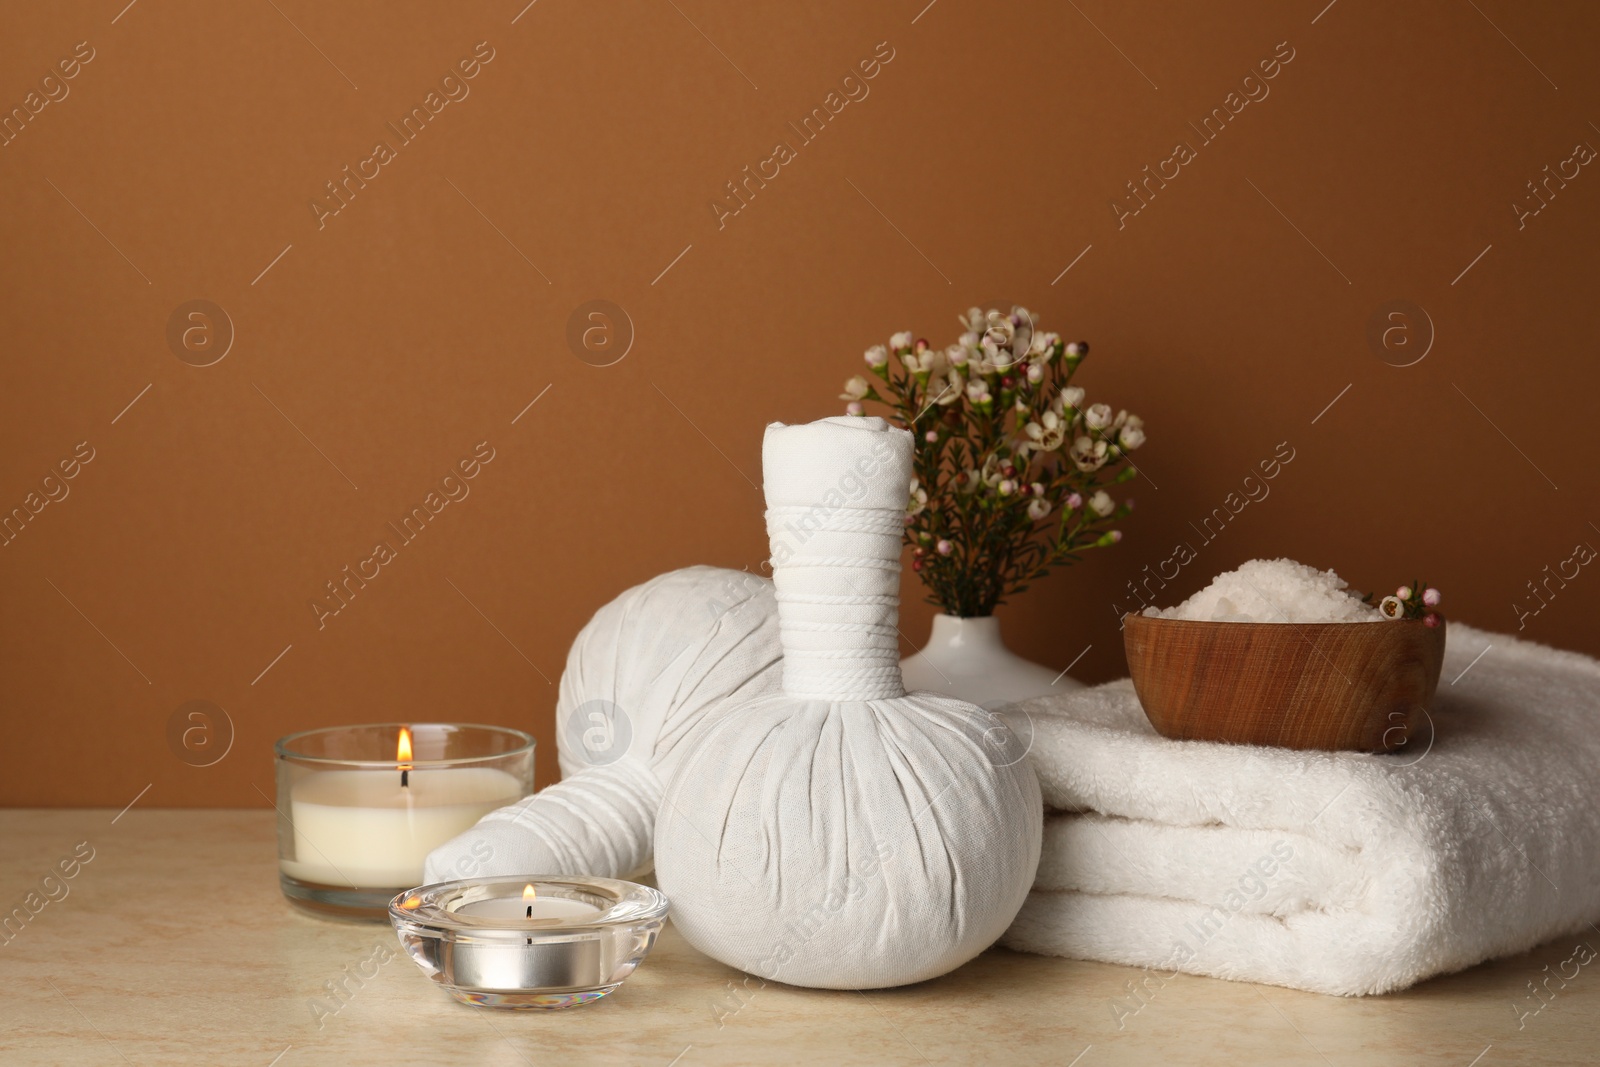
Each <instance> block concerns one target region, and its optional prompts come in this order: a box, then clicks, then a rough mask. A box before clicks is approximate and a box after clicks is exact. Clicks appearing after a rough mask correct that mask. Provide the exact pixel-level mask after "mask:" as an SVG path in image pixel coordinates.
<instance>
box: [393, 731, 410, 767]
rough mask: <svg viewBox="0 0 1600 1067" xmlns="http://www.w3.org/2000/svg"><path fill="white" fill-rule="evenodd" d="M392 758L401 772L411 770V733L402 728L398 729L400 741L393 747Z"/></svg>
mask: <svg viewBox="0 0 1600 1067" xmlns="http://www.w3.org/2000/svg"><path fill="white" fill-rule="evenodd" d="M394 758H395V761H396V762H397V763H399V764H400V769H401V770H403V771H404V770H410V769H411V731H410V730H409V729H407V728H406V727H404V726H402V727H400V741H399V743H398V744H396V745H395V748H394Z"/></svg>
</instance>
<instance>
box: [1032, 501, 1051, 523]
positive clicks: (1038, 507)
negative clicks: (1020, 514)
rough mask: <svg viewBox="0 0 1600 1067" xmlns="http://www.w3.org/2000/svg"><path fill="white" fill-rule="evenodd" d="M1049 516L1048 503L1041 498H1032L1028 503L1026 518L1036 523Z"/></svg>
mask: <svg viewBox="0 0 1600 1067" xmlns="http://www.w3.org/2000/svg"><path fill="white" fill-rule="evenodd" d="M1048 514H1050V501H1048V500H1045V499H1044V498H1043V497H1034V498H1033V499H1032V500H1030V501H1028V518H1030V519H1033V520H1034V521H1038V520H1039V519H1042V518H1044V517H1045V516H1046V515H1048Z"/></svg>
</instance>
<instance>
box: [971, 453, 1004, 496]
mask: <svg viewBox="0 0 1600 1067" xmlns="http://www.w3.org/2000/svg"><path fill="white" fill-rule="evenodd" d="M1004 477H1005V476H1004V475H1003V474H1001V473H1000V457H999V456H997V455H995V454H994V453H992V452H991V453H990V454H989V456H988V458H987V459H985V460H984V461H983V469H982V470H980V471H979V472H978V481H980V482H982V483H983V484H984V485H986V486H988V487H989V488H990V489H994V488H997V487H998V486H999V485H1000V481H1001V479H1002V478H1004Z"/></svg>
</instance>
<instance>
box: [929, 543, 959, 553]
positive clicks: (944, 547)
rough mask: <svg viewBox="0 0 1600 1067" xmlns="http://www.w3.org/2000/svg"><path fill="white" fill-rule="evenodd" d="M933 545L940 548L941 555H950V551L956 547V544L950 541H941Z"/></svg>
mask: <svg viewBox="0 0 1600 1067" xmlns="http://www.w3.org/2000/svg"><path fill="white" fill-rule="evenodd" d="M933 547H934V548H935V549H937V550H938V552H939V555H941V556H948V555H949V554H950V553H952V552H954V551H955V548H956V546H955V545H952V544H951V543H950V542H949V541H940V542H939V543H938V544H937V545H935V546H933Z"/></svg>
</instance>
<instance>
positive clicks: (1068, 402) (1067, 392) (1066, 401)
mask: <svg viewBox="0 0 1600 1067" xmlns="http://www.w3.org/2000/svg"><path fill="white" fill-rule="evenodd" d="M1056 399H1057V400H1058V401H1060V403H1061V411H1062V412H1063V413H1065V412H1066V410H1067V409H1068V408H1073V409H1074V410H1075V409H1077V408H1080V407H1082V406H1083V387H1082V386H1077V385H1069V386H1067V387H1066V388H1065V389H1063V390H1061V395H1060V396H1058V397H1057V398H1056Z"/></svg>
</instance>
